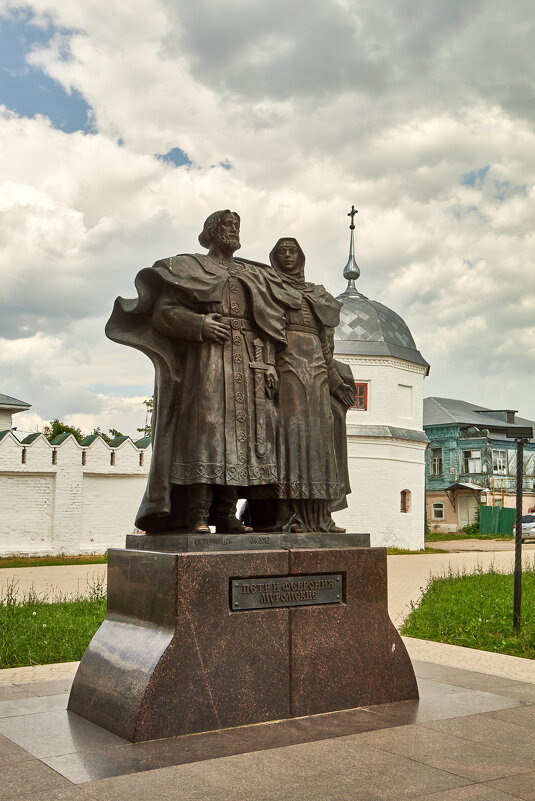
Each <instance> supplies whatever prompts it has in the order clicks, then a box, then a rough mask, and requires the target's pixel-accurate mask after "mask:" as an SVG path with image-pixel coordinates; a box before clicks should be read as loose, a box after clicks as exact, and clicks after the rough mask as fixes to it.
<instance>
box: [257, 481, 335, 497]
mask: <svg viewBox="0 0 535 801" xmlns="http://www.w3.org/2000/svg"><path fill="white" fill-rule="evenodd" d="M345 494H346V486H345V484H341V483H340V482H332V483H328V484H327V483H325V482H319V481H310V482H300V481H276V482H275V483H274V486H266V487H262V489H261V490H258V491H256V492H255V493H254V494H253V496H252V497H255V498H286V499H288V500H290V499H293V500H327V501H334V500H338V499H339V498H341V497H342V495H345Z"/></svg>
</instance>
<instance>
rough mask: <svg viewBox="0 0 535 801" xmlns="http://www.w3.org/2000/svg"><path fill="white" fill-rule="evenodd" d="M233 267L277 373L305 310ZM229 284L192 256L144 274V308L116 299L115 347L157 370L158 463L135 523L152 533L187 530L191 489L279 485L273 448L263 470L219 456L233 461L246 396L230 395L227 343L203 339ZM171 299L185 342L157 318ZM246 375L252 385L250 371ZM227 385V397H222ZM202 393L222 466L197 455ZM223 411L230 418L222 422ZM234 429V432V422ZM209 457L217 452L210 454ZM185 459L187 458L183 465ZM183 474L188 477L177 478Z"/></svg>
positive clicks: (252, 270) (258, 270)
mask: <svg viewBox="0 0 535 801" xmlns="http://www.w3.org/2000/svg"><path fill="white" fill-rule="evenodd" d="M234 266H235V268H236V269H235V270H231V271H230V275H234V276H235V277H236V280H237V281H239V284H240V288H241V291H242V292H243V294H244V296H246V299H247V306H248V312H249V315H250V317H251V319H252V320H253V321H254V325H255V327H256V330H257V332H258V335H259V336H260V337H261V339H262V340H263V342H264V343H265V349H264V358H266V359H267V360H269V354H270V353H272V354H273V356H272V359H271V361H272V363H274V353H275V350H278V349H281V348H284V347H285V345H286V332H285V324H286V320H285V310H287V309H295V308H298V307H299V304H300V302H301V297H300V295H299V294H298V293H297V292H295V291H294V290H293V289H292V288H291V287H288V286H284V284H283V283H282V281H281V280H280V278H279V276H278V275H277V273H276V272H275V271H274V270H273V269H272V268H271V267H269V266H268V265H263V264H260V263H258V262H252V261H249V260H247V259H234ZM228 282H229V270H228V269H227V268H226V267H225V266H223V265H221V264H219V263H218V262H217V261H215V260H214V259H211V258H209V257H208V256H204V255H198V254H197V255H187V254H184V255H178V256H174V257H171V258H167V259H163V260H160V261H157V262H156V263H155V264H154V266H153V267H152V268H147V269H143V270H141V271H140V272H139V273H138V275H137V276H136V280H135V284H136V289H137V293H138V297H137V298H135V299H132V300H126V299H124V298H120V297H119V298H117V299H116V301H115V305H114V308H113V312H112V314H111V317H110V319H109V321H108V323H107V325H106V335H107V336H108V337H109V338H110V339H112V340H113V341H115V342H119V343H121V344H123V345H129V346H130V347H133V348H136V349H137V350H140V351H142V352H143V353H145V354H146V355H147V356H148V357H149V358H150V359H151V361H152V362H153V364H154V370H155V384H154V408H153V415H152V435H151V436H152V444H153V458H152V461H151V467H150V472H149V477H148V482H147V488H146V491H145V495H144V497H143V501H142V503H141V507H140V509H139V512H138V515H137V518H136V525H137V526H138V527H139V528H141V529H143V530H148V531H157V530H161V529H169V528H182V527H184V526H185V524H186V521H185V517H184V514H185V503H184V485H185V484H193V483H210V484H231V485H233V486H236V487H238V488H239V489H240V495H244V496H245V495H246V492H247V486H249V485H251V484H269V483H275V482H276V480H277V479H276V473H275V467H274V459H272V460H271V461H270V449H269V447H268V454H267V456H266V458H265V459H261V460H257V461H256V462H255V461H254V458H255V457H252V458H253V462H254V463H251V459H249V464H248V465H245V466H244V465H241V466H240V465H237V464H236V465H235V464H232V465H229V464H225V455H224V454H223V456H221V455H220V454H221V453H222V452H224V451H225V436H226V434H227V433H228V432H226V431H225V430H224V425H225V416H224V411H225V410H224V407H225V403H226V402H227V403H228V402H233V399H234V396H235V395H236V394H237V392H236V391H234V390H243V389H244V384H242V385H240V386H235V387H229V386H228V381H229V378H228V377H229V375H230V376H231V378H232V375H233V373H232V365H230V364H229V363H228V362H229V357H228V355H224V354H228V353H230V350H229V348H225V347H224V346H222V345H220V344H218V343H215V342H212V341H203V339H202V336H201V331H202V321H203V319H204V315H205V314H207V313H209V312H218V311H220V310H221V305H222V302H223V297H224V293H225V291H228V290H227V289H226V288H227V287H228ZM162 299H163V301H164V303H167V304H168V306H169V308H173V309H176V310H177V313H178V315H179V316H180V318H181V320H182V322H181V325H182V327H181V328H180V326H179V328H178V329H177V331H178V332H179V333H176V332H175V334H174V335H171V334H170V333H169V332H167V333H165V332H163V329H162V325H161V324H160V323H159V318H158V315H159V312H158V309H159V308H160V307H161V305H162ZM250 336H253V335H252V334H251V335H250ZM244 339H246V337H245V336H244ZM244 356H246V352H245V351H244ZM243 361H246V358H244V359H243ZM249 372H250V371H249ZM243 375H244V378H245V379H247V372H246V370H244V371H243ZM248 380H249V381H250V377H249V379H248ZM224 385H226V389H222V387H223V386H224ZM201 392H204V394H205V397H206V403H207V404H208V406H209V407H210V403H211V404H212V407H213V414H212V418H211V422H212V423H214V420H213V417H214V414H215V415H217V414H218V413H219V420H216V421H215V425H214V432H215V435H214V440H215V445H214V447H215V448H216V451H217V446H218V444H219V451H217V454H218V456H217V459H216V462H218V464H216V465H214V464H213V463H212V461H213V460H212V461H211V462H210V464H208V463H206V464H203V463H202V458H200V457H199V459H200V461H199V459H197V454H195V453H193V451H194V450H195V448H196V444H195V443H198V445H199V449H200V451H202V449H203V443H204V442H205V440H207V433H206V430H207V428H208V426H203V425H202V417H201V416H198V419H199V421H200V422H199V425H197V426H196V430H195V431H194V432H192V424H193V423H192V419H191V408H192V403H195V397H194V396H195V394H196V393H201ZM217 393H220V394H221V393H222V394H221V403H219V402H217V403H216V400H217V398H218V397H219V396H218V395H217ZM251 396H252V392H249V408H248V409H247V408H246V412H247V413H248V414H249V415H251V414H254V411H252V410H251V408H250V407H251V402H252V398H251ZM219 406H221V407H223V408H222V409H221V410H220V411H219V412H218V407H219ZM185 410H189V411H185ZM227 411H228V410H227ZM188 415H189V417H188ZM226 419H227V425H228V414H227V418H226ZM268 423H269V418H268ZM271 429H273V424H272V425H271ZM268 432H269V425H268ZM269 445H272V446H273V447H274V445H273V443H269V442H268V446H269ZM210 447H211V443H210V442H208V443H207V444H206V448H210ZM177 450H178V451H180V454H179V456H178V457H177ZM221 460H222V463H220V462H221ZM177 462H178V463H179V468H177ZM205 462H208V460H207V459H205ZM185 463H187V464H186V465H185ZM184 465H185V466H184ZM177 469H179V471H182V472H181V473H180V475H179V476H178V477H177ZM210 471H212V472H210ZM214 471H215V472H214ZM173 475H174V476H175V477H174V480H173Z"/></svg>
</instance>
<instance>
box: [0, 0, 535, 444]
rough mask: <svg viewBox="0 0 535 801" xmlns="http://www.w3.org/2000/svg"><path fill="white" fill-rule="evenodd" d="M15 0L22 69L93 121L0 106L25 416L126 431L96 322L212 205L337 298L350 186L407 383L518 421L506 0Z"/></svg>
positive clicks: (190, 247)
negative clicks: (405, 346) (423, 378)
mask: <svg viewBox="0 0 535 801" xmlns="http://www.w3.org/2000/svg"><path fill="white" fill-rule="evenodd" d="M21 9H25V10H26V11H25V14H26V18H27V20H28V22H27V24H33V25H38V26H40V27H41V29H42V30H43V31H48V32H49V34H50V35H49V36H48V38H43V37H41V39H40V43H39V44H36V45H35V46H34V48H33V49H32V50H31V52H30V53H28V55H27V61H28V64H29V65H31V66H32V68H33V69H34V71H36V72H37V74H38V71H39V70H41V71H42V73H44V74H46V75H47V76H48V77H49V78H51V79H53V80H55V81H56V82H57V83H58V85H60V86H61V87H63V89H64V90H65V92H67V93H68V92H72V91H74V90H76V92H79V93H80V95H81V96H82V97H83V98H84V100H85V101H86V103H87V104H88V106H89V107H90V109H91V111H90V115H91V120H92V126H93V127H92V132H91V133H84V132H82V131H78V132H75V133H70V134H67V133H65V132H64V131H61V130H58V129H56V128H54V127H53V125H52V123H51V122H50V120H49V119H47V118H46V116H44V115H43V116H35V117H33V118H29V117H19V116H17V114H15V113H14V112H13V109H10V108H9V107H3V110H2V113H1V114H0V137H1V140H2V143H3V147H2V153H1V154H0V161H1V165H2V172H1V176H2V183H1V184H0V211H1V215H0V242H1V243H2V249H1V252H0V271H1V274H2V282H1V284H0V293H1V297H2V306H3V313H2V323H1V329H0V330H1V334H0V335H1V336H2V337H3V340H2V351H1V353H2V355H0V363H1V364H3V365H4V367H6V368H7V372H5V373H4V375H6V376H9V386H7V385H6V386H4V387H3V391H4V392H7V393H8V394H12V395H15V396H16V397H21V398H24V399H25V400H28V401H29V402H32V403H33V404H34V409H33V410H32V412H31V414H34V415H37V416H39V415H41V416H42V417H43V418H44V419H46V418H49V417H56V416H64V417H68V416H69V415H70V421H71V422H73V421H74V420H75V419H78V420H83V421H85V423H84V425H85V424H86V423H89V422H90V421H91V420H93V421H94V425H102V427H103V428H105V427H106V425H107V422H105V423H104V424H102V421H103V420H106V421H109V425H110V426H113V427H117V428H126V426H131V427H132V430H131V433H134V431H135V428H136V425H135V424H134V418H136V422H138V421H139V419H140V418H141V417H143V409H142V408H141V410H140V412H137V411H136V410H135V405H136V404H138V405H139V404H140V400H139V399H140V398H142V397H143V396H144V394H145V393H149V392H150V385H151V381H152V378H151V367H150V364H149V363H148V360H146V359H145V358H144V357H142V356H141V355H139V354H136V353H134V352H132V354H130V353H128V352H127V349H125V348H120V347H119V346H117V345H114V344H112V343H109V342H107V341H106V340H105V338H104V335H103V333H102V331H103V325H104V321H105V318H106V316H107V314H108V313H109V310H110V309H111V305H112V302H113V298H114V297H115V295H117V294H122V295H123V296H126V297H128V296H131V295H132V293H133V278H134V275H135V272H136V271H137V270H138V269H139V268H140V267H142V266H147V265H150V264H151V263H152V262H153V261H155V259H156V258H159V257H162V256H166V255H170V254H173V253H176V252H184V251H186V252H188V251H189V252H191V251H194V250H196V249H197V248H198V244H197V234H198V232H199V230H200V226H201V224H202V221H203V220H204V218H205V217H206V216H207V214H208V213H210V212H211V211H212V210H213V209H215V208H225V207H229V206H230V207H232V208H236V209H237V210H238V211H239V212H240V214H241V215H242V243H243V247H242V251H241V253H243V255H244V256H249V257H251V258H256V259H260V260H265V259H267V254H268V252H269V250H270V249H271V247H272V245H273V243H274V242H275V241H276V239H278V237H279V236H281V235H293V236H297V237H298V238H299V240H300V241H301V244H302V246H303V249H304V251H305V253H306V255H307V272H308V276H309V278H310V279H311V280H314V281H317V282H321V283H324V284H325V285H326V286H327V288H328V289H329V290H330V291H332V292H333V293H334V294H338V293H339V292H340V291H342V290H343V288H344V282H343V279H342V277H341V272H342V269H343V266H344V264H345V262H346V259H347V244H348V233H349V232H348V230H347V225H348V219H347V217H346V214H347V211H348V210H349V207H350V205H351V203H355V205H356V206H357V208H359V215H358V218H357V231H356V234H357V239H356V241H357V261H358V262H359V264H360V266H361V269H362V276H361V278H360V281H359V289H360V290H361V291H362V292H364V294H366V295H368V296H369V297H373V298H375V299H377V300H380V301H381V302H383V303H385V304H387V305H389V306H391V307H392V308H393V309H394V310H395V311H397V312H398V313H400V314H401V315H402V316H403V317H404V318H405V319H406V321H407V323H408V325H409V327H410V328H411V330H412V332H413V334H414V337H415V339H416V342H417V345H418V347H419V349H420V350H421V351H422V353H423V354H424V356H425V357H426V358H427V360H428V361H429V362H430V363H431V366H432V370H431V376H430V378H429V379H428V383H427V392H428V393H429V394H436V395H442V396H450V397H459V398H465V399H468V400H471V401H473V402H476V403H480V404H482V405H488V406H506V405H509V406H510V405H511V404H513V405H518V407H519V409H520V411H521V412H522V413H523V414H524V416H527V417H532V418H535V406H534V404H533V389H532V382H530V381H529V378H527V376H529V374H530V373H531V372H532V364H533V356H534V355H535V354H534V352H533V351H534V344H533V343H534V341H535V340H534V336H533V335H534V333H535V332H534V330H533V297H534V281H533V278H532V264H533V262H534V256H535V253H534V250H535V236H534V235H533V233H532V227H533V224H532V220H533V218H534V212H535V209H534V188H533V184H534V175H535V155H534V154H535V130H534V119H533V109H534V108H535V105H534V103H533V95H534V91H535V87H534V82H535V78H534V76H535V70H534V66H535V65H534V63H533V62H534V59H535V56H534V54H533V48H532V47H531V46H530V42H531V41H532V38H533V23H531V22H530V20H531V18H532V15H531V13H530V11H531V5H530V4H529V3H528V2H527V0H517V2H515V3H514V4H509V5H504V4H503V3H498V2H497V0H496V1H495V0H491V2H483V0H474V2H471V3H466V2H464V0H448V2H446V0H440V1H439V2H435V3H429V4H424V5H422V3H421V2H416V0H399V2H397V3H390V2H387V0H374V2H371V0H362V2H359V3H354V2H349V0H330V1H328V2H326V0H322V2H320V0H306V2H305V0H296V1H295V2H292V3H287V2H285V1H284V0H271V2H269V3H268V2H267V0H259V1H258V2H255V3H250V2H247V0H229V2H227V3H225V4H224V6H222V5H220V4H218V3H216V2H215V0H196V2H195V3H194V2H190V0H179V2H176V0H172V2H171V0H152V2H151V3H149V2H148V0H133V1H132V2H131V3H128V4H121V5H120V6H117V7H114V9H113V13H111V14H110V13H109V4H108V3H105V2H104V0H91V2H87V3H84V4H79V3H64V2H62V0H20V2H18V0H0V15H8V14H9V15H11V17H13V15H14V14H15V13H16V12H17V10H19V11H20V10H21ZM1 100H2V98H1V97H0V102H1ZM173 148H179V149H180V150H182V151H183V152H184V153H186V154H187V156H188V158H189V160H190V162H191V164H190V165H186V166H181V167H175V166H173V165H172V164H171V163H167V162H165V161H163V160H162V159H161V158H158V157H157V156H158V154H165V153H168V152H169V151H171V150H172V149H173ZM229 167H230V169H229ZM530 360H531V361H530ZM530 384H531V385H530ZM141 406H142V405H141ZM84 415H85V416H84ZM114 415H115V416H116V419H115V420H112V417H113V416H114ZM136 415H137V417H136ZM21 417H22V416H21ZM121 421H125V422H124V424H123V423H122V422H121ZM142 422H143V421H142V420H141V422H139V425H141V424H142Z"/></svg>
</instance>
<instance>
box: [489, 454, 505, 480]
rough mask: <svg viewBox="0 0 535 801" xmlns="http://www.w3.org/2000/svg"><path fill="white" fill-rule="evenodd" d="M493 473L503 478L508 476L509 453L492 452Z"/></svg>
mask: <svg viewBox="0 0 535 801" xmlns="http://www.w3.org/2000/svg"><path fill="white" fill-rule="evenodd" d="M492 472H493V473H498V475H501V476H506V475H507V451H505V450H504V451H502V450H493V451H492Z"/></svg>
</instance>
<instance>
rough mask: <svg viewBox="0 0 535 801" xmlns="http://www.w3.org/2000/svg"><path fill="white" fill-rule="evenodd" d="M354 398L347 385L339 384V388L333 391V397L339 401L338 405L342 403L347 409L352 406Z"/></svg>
mask: <svg viewBox="0 0 535 801" xmlns="http://www.w3.org/2000/svg"><path fill="white" fill-rule="evenodd" d="M354 396H355V393H354V391H353V389H352V388H351V387H348V385H347V384H340V386H339V387H337V388H336V389H335V390H334V397H335V398H337V399H338V400H339V401H340V403H343V404H344V406H347V407H348V408H349V407H350V406H353V402H354Z"/></svg>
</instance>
